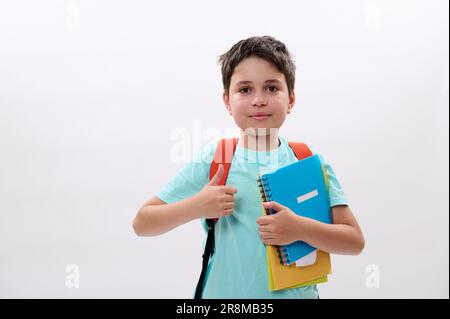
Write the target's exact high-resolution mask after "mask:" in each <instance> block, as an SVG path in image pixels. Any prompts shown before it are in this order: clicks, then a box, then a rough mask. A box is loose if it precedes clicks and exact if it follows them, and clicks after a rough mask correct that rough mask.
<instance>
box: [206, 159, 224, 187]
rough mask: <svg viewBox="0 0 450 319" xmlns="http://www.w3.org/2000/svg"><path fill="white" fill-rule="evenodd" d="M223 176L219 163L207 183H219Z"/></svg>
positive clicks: (221, 166)
mask: <svg viewBox="0 0 450 319" xmlns="http://www.w3.org/2000/svg"><path fill="white" fill-rule="evenodd" d="M222 176H223V165H222V164H219V168H218V169H217V172H216V175H214V177H213V178H212V179H211V181H210V182H209V185H215V186H217V185H220V180H221V179H222Z"/></svg>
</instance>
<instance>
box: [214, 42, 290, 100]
mask: <svg viewBox="0 0 450 319" xmlns="http://www.w3.org/2000/svg"><path fill="white" fill-rule="evenodd" d="M250 56H257V57H259V58H262V59H264V60H266V61H267V62H269V63H271V64H273V65H274V66H275V67H276V68H277V69H278V71H280V72H281V73H283V74H284V76H285V78H286V83H287V87H288V91H289V94H290V93H291V92H292V91H293V90H294V85H295V64H294V61H293V60H292V57H291V54H290V53H289V51H288V50H287V48H286V45H284V43H283V42H280V41H278V40H277V39H275V38H274V37H271V36H268V35H265V36H262V37H251V38H248V39H245V40H241V41H239V42H238V43H236V44H235V45H233V46H232V47H231V49H230V50H229V51H228V52H225V53H224V54H222V55H221V56H219V63H220V64H221V65H222V83H223V88H224V90H225V92H226V94H227V95H228V93H229V90H230V82H231V76H232V75H233V72H234V69H235V68H236V66H237V65H238V64H239V63H241V61H242V60H244V59H245V58H248V57H250Z"/></svg>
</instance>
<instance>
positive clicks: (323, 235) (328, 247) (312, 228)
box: [299, 220, 364, 255]
mask: <svg viewBox="0 0 450 319" xmlns="http://www.w3.org/2000/svg"><path fill="white" fill-rule="evenodd" d="M299 222H301V221H299ZM301 240H303V241H305V242H307V243H308V244H310V245H311V246H313V247H316V248H318V249H320V250H322V251H326V252H329V253H333V254H340V255H358V254H359V253H361V251H362V250H363V248H364V237H363V235H362V233H361V232H360V231H359V230H358V229H357V228H355V227H353V226H350V225H344V224H326V223H321V222H319V221H316V220H310V222H309V223H308V227H306V229H304V232H303V233H302V234H301Z"/></svg>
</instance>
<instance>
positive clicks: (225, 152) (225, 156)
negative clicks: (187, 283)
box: [194, 138, 313, 299]
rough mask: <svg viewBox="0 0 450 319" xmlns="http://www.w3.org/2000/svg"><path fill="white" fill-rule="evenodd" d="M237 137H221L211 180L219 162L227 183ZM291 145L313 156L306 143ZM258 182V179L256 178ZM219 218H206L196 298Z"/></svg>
mask: <svg viewBox="0 0 450 319" xmlns="http://www.w3.org/2000/svg"><path fill="white" fill-rule="evenodd" d="M237 140H238V139H237V138H229V139H221V140H219V143H218V144H217V147H216V151H215V153H214V159H213V161H212V162H211V167H210V170H209V180H211V179H212V178H213V177H214V175H215V174H216V172H217V170H218V168H219V164H222V165H223V168H224V171H223V175H222V179H221V180H220V183H219V185H225V184H226V181H227V177H228V173H229V171H230V166H231V161H232V159H233V156H234V153H235V151H236V145H237ZM288 143H289V146H290V147H291V148H292V150H293V151H294V154H295V156H296V157H297V159H298V160H302V159H305V158H307V157H309V156H312V155H313V154H312V152H311V150H310V149H309V147H308V146H307V145H306V144H304V143H298V142H288ZM255 183H256V180H255ZM217 220H218V218H214V219H209V218H208V219H206V225H207V227H208V235H207V239H206V245H205V251H204V253H203V255H202V258H203V262H202V271H201V273H200V278H199V280H198V283H197V288H196V289H195V295H194V299H201V298H202V293H203V285H204V282H205V277H206V269H207V268H208V263H209V258H210V257H211V256H212V255H213V254H214V225H215V223H216V222H217Z"/></svg>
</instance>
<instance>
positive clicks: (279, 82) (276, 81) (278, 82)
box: [236, 79, 282, 85]
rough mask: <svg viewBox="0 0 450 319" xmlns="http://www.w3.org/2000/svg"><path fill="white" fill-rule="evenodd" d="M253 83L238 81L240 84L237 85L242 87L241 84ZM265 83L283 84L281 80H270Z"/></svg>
mask: <svg viewBox="0 0 450 319" xmlns="http://www.w3.org/2000/svg"><path fill="white" fill-rule="evenodd" d="M251 83H252V81H245V80H244V81H238V82H236V85H241V84H251ZM264 83H277V84H282V82H281V81H280V80H277V79H270V80H267V81H266V82H264Z"/></svg>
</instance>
